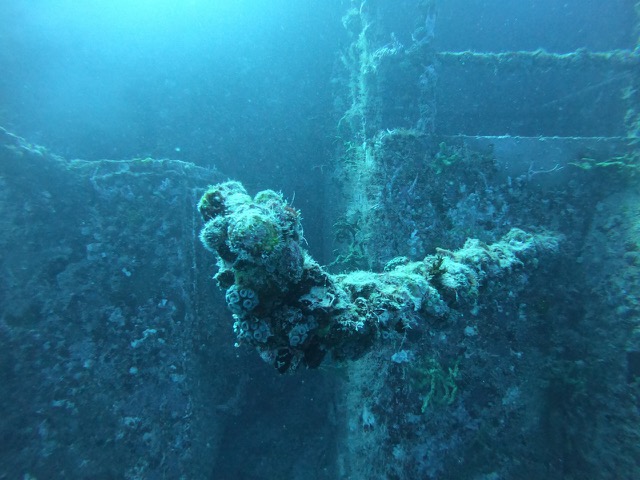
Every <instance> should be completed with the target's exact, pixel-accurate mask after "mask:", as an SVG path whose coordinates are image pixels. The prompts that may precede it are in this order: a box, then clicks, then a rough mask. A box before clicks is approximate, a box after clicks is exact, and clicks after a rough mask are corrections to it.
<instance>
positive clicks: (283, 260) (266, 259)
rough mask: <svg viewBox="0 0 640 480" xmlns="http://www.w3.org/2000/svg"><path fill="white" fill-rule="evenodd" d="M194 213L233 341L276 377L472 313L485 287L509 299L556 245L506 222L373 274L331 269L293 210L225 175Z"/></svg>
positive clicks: (548, 237)
mask: <svg viewBox="0 0 640 480" xmlns="http://www.w3.org/2000/svg"><path fill="white" fill-rule="evenodd" d="M198 209H199V211H200V214H201V215H202V217H203V219H204V221H205V222H206V223H205V226H204V228H203V229H202V231H201V233H200V239H201V241H202V243H203V244H204V246H205V247H206V248H207V249H209V250H211V251H212V252H213V253H215V254H216V255H217V257H218V267H219V271H218V273H217V274H216V275H215V279H216V280H217V282H218V285H219V286H220V288H222V289H224V290H226V301H227V306H228V307H229V309H230V310H231V312H232V313H233V320H234V323H233V329H234V331H235V333H236V335H237V337H238V342H237V345H240V344H248V345H252V346H253V347H255V348H256V349H257V350H258V352H259V353H260V355H261V356H262V358H263V359H264V360H265V361H267V362H269V363H271V364H273V365H274V366H275V367H276V368H277V369H278V371H279V372H281V373H285V372H287V371H290V370H295V369H296V368H297V367H298V366H299V365H301V364H302V365H305V366H307V367H310V368H315V367H317V366H319V365H320V363H321V362H322V360H323V359H324V358H325V356H326V355H327V354H330V355H331V356H332V357H333V358H334V359H338V360H349V359H355V358H358V357H359V356H361V355H363V354H364V353H366V352H367V350H368V349H370V348H371V347H372V346H373V345H374V344H375V343H376V342H377V341H378V339H380V338H384V337H385V336H386V335H385V333H387V334H388V333H390V332H404V331H407V330H409V329H411V328H414V327H416V326H421V325H424V324H425V323H427V324H428V323H429V322H433V321H437V322H446V321H454V320H455V319H456V318H458V317H459V316H460V315H461V314H462V312H470V313H471V314H474V312H477V310H478V309H479V308H481V300H482V299H481V295H480V292H481V290H482V289H483V288H487V285H488V284H491V288H492V289H493V292H494V294H495V289H502V290H504V294H505V295H507V294H508V295H513V294H514V293H515V292H517V290H519V289H522V288H524V286H525V285H526V275H522V272H523V271H526V270H527V269H531V268H534V267H535V265H536V264H537V262H538V258H539V256H541V255H544V254H547V253H551V252H555V251H557V250H558V244H559V240H560V239H559V238H558V237H556V236H553V235H550V234H548V233H539V234H530V233H526V232H524V231H522V230H519V229H517V228H514V229H512V230H511V231H509V232H508V233H507V234H506V235H505V236H504V237H503V238H502V239H501V240H500V241H499V242H497V243H494V244H492V245H487V244H484V243H482V242H480V241H479V240H472V239H470V240H468V241H467V242H466V243H465V245H464V246H463V248H461V249H460V250H457V251H453V252H451V251H447V250H443V249H438V250H437V253H436V254H435V255H429V256H427V257H426V258H424V260H422V261H419V262H409V261H408V260H407V259H406V258H405V257H400V258H396V259H394V260H392V261H391V262H389V263H388V264H387V266H386V268H385V271H384V272H381V273H373V272H367V271H355V272H351V273H348V274H343V275H333V274H330V273H328V272H327V271H325V270H324V269H323V268H322V267H321V266H320V265H318V263H316V262H315V261H314V260H313V259H312V258H311V257H310V256H309V255H308V253H307V252H306V251H305V250H304V249H303V248H302V246H301V242H302V241H303V237H302V227H301V224H300V212H298V211H297V210H295V209H294V208H292V207H291V206H290V205H288V204H287V202H286V201H285V200H284V199H283V197H282V195H281V194H279V193H276V192H274V191H272V190H265V191H261V192H258V193H257V194H256V195H255V197H253V198H252V197H251V196H249V194H248V193H247V191H246V190H245V189H244V187H243V186H242V184H240V183H238V182H234V181H229V182H225V183H221V184H218V185H214V186H211V187H210V188H209V189H208V190H207V191H206V192H205V194H204V195H203V196H202V198H201V200H200V202H199V204H198ZM513 277H517V279H515V280H514V281H510V280H511V279H512V278H513ZM496 280H500V281H496Z"/></svg>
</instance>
